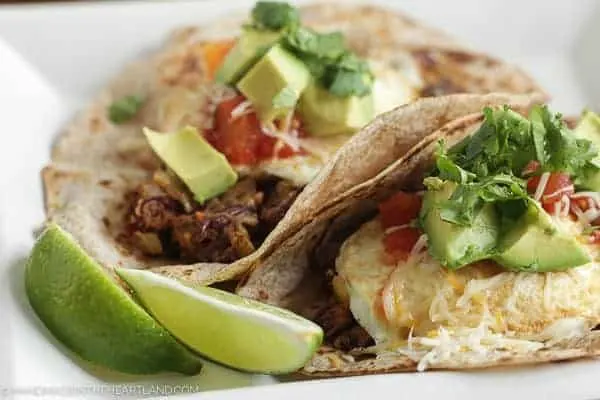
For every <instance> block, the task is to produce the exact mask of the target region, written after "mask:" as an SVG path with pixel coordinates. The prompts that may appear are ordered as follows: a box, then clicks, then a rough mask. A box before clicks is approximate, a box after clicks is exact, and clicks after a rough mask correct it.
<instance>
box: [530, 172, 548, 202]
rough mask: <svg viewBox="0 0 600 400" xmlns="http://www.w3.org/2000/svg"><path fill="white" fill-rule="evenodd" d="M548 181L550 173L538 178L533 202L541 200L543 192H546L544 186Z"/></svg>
mask: <svg viewBox="0 0 600 400" xmlns="http://www.w3.org/2000/svg"><path fill="white" fill-rule="evenodd" d="M548 179H550V172H544V173H543V174H542V175H541V176H540V181H539V182H538V185H537V188H536V189H535V194H534V195H533V198H534V199H535V201H540V199H541V198H542V194H544V190H546V185H547V184H548Z"/></svg>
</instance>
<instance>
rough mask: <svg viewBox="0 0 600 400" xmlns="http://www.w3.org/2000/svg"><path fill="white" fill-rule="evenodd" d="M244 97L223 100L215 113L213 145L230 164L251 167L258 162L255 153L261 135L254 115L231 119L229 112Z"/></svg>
mask: <svg viewBox="0 0 600 400" xmlns="http://www.w3.org/2000/svg"><path fill="white" fill-rule="evenodd" d="M243 101H244V97H242V96H237V97H234V98H232V99H230V100H225V101H224V102H222V103H220V104H219V105H218V106H217V110H216V112H215V132H214V136H215V137H214V139H213V140H214V145H215V147H216V148H217V150H219V151H220V152H222V153H223V154H224V155H225V157H227V159H228V160H229V162H231V163H232V164H244V165H253V164H256V163H257V161H258V157H257V153H258V146H259V144H260V139H261V136H262V135H263V133H262V132H261V130H260V125H259V123H258V119H257V118H256V114H254V113H252V114H245V115H242V116H240V117H238V118H231V112H232V111H233V110H234V109H235V108H236V107H237V106H238V105H240V104H241V103H242V102H243Z"/></svg>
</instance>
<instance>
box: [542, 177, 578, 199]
mask: <svg viewBox="0 0 600 400" xmlns="http://www.w3.org/2000/svg"><path fill="white" fill-rule="evenodd" d="M540 182H541V178H540ZM574 190H575V186H573V185H569V186H565V187H563V188H560V189H558V190H556V191H554V192H552V193H549V194H545V195H543V196H542V199H543V200H545V201H547V200H550V199H552V198H554V197H558V196H559V195H561V194H563V193H569V192H571V193H572V192H573V191H574ZM542 193H543V191H542Z"/></svg>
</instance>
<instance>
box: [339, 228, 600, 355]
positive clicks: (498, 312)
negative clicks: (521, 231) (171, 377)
mask: <svg viewBox="0 0 600 400" xmlns="http://www.w3.org/2000/svg"><path fill="white" fill-rule="evenodd" d="M383 235H384V231H383V229H382V227H381V224H380V222H379V220H378V219H375V220H372V221H370V222H367V223H366V224H364V225H363V226H362V227H361V228H360V229H359V230H358V231H357V232H356V233H354V234H353V235H352V236H351V237H350V238H349V239H348V240H347V241H346V242H345V243H344V245H343V246H342V248H341V250H340V254H339V256H338V258H337V260H336V270H337V274H338V277H339V279H340V280H341V281H342V282H344V284H345V289H346V291H347V294H348V296H349V298H350V309H351V311H352V313H353V315H354V316H355V318H356V319H357V321H358V323H359V324H360V325H361V326H363V328H365V329H366V330H367V332H368V333H369V334H370V335H371V336H372V337H373V338H374V340H375V341H376V343H377V345H378V346H381V347H382V348H387V349H390V348H396V347H397V346H399V343H405V344H406V340H407V339H409V340H411V339H414V338H421V339H420V340H421V341H422V342H423V343H425V344H428V345H431V346H433V347H437V346H439V345H440V344H441V343H443V340H442V339H443V338H444V337H452V336H453V335H454V339H456V340H458V341H459V342H460V340H462V342H460V343H462V344H461V345H460V346H467V347H468V346H475V345H474V344H473V343H474V342H473V340H474V339H473V337H474V336H473V335H475V337H479V339H478V341H477V340H476V341H477V343H478V345H481V343H483V342H485V343H487V345H489V346H488V347H490V346H491V347H493V343H497V342H498V340H503V342H502V343H503V344H502V346H508V345H507V344H506V340H509V341H510V340H517V342H515V343H512V344H514V345H517V344H519V345H522V344H524V343H530V344H531V345H532V346H535V343H536V342H528V341H529V340H541V341H543V340H548V339H550V338H554V339H556V337H557V335H558V336H560V335H563V336H564V335H569V334H573V332H582V331H584V330H586V329H591V328H592V327H594V326H595V325H597V324H598V323H600V266H599V265H598V264H596V263H590V264H587V265H584V266H580V267H576V268H571V269H569V270H567V271H564V272H549V273H525V272H509V271H506V270H503V269H501V268H500V267H498V266H496V265H493V264H492V263H485V262H483V263H476V264H473V265H470V266H467V267H465V268H461V269H459V270H456V271H450V270H448V269H446V268H443V267H442V266H441V265H440V264H439V263H438V262H437V261H435V260H434V259H432V258H431V257H430V256H429V255H428V254H427V252H422V253H419V254H416V255H413V256H411V257H409V259H408V260H406V261H402V262H399V263H397V264H393V263H390V262H389V261H388V260H387V259H388V258H387V257H386V253H385V249H384V246H383ZM565 327H567V328H568V329H566V328H565ZM484 333H485V335H484ZM448 335H449V336H448ZM461 335H462V339H461V338H459V336H461ZM486 335H487V336H486ZM484 336H486V337H487V339H485V340H483V342H482V338H483V337H484ZM469 337H470V339H468V338H469ZM494 337H495V338H496V339H498V340H496V341H493V340H491V338H494ZM459 339H460V340H459ZM521 339H522V340H523V341H524V342H520V341H519V340H521ZM417 342H419V341H417ZM456 343H458V342H454V345H455V346H457V344H456ZM538 345H539V343H538ZM460 346H459V347H455V348H461V347H460ZM491 347H490V348H491ZM421 356H423V354H421Z"/></svg>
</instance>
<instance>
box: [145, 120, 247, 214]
mask: <svg viewBox="0 0 600 400" xmlns="http://www.w3.org/2000/svg"><path fill="white" fill-rule="evenodd" d="M144 134H145V135H146V139H148V143H150V146H151V147H152V149H153V150H154V152H155V153H156V154H157V155H158V156H159V157H160V158H161V160H162V161H163V162H164V163H165V164H166V165H167V166H168V167H169V168H170V169H171V170H172V171H173V172H175V174H176V175H177V176H178V177H179V179H181V180H182V181H183V183H185V184H186V186H187V187H188V188H189V189H190V191H191V192H192V193H193V194H194V198H195V199H196V200H197V201H198V202H200V203H204V202H205V201H206V200H208V199H210V198H212V197H215V196H217V195H219V194H221V193H223V192H225V191H226V190H227V189H229V188H230V187H231V186H233V184H235V182H236V180H237V174H236V173H235V171H234V170H233V168H231V165H229V163H228V162H227V159H226V158H225V156H224V155H223V154H221V153H219V152H218V151H217V150H215V149H214V148H213V147H212V146H211V145H210V144H209V143H208V142H207V141H206V140H204V138H203V137H202V136H201V135H200V134H199V133H198V131H197V130H196V129H195V128H192V127H185V128H183V129H181V130H180V131H178V132H175V133H158V132H154V131H152V130H150V129H148V128H144Z"/></svg>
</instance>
